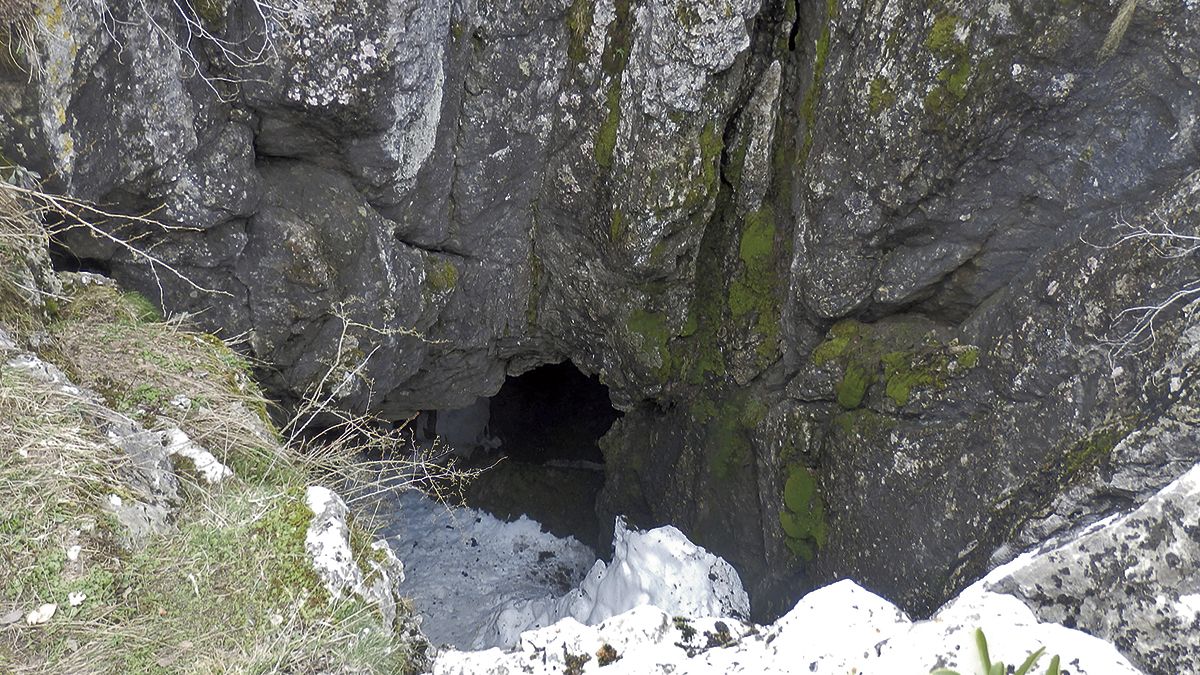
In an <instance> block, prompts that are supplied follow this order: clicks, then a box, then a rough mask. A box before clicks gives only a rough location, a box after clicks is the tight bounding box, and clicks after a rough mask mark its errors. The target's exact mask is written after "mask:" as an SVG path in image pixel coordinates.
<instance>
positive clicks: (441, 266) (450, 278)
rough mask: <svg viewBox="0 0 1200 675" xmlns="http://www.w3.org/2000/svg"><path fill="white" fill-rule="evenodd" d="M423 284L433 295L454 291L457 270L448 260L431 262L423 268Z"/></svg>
mask: <svg viewBox="0 0 1200 675" xmlns="http://www.w3.org/2000/svg"><path fill="white" fill-rule="evenodd" d="M425 284H426V285H427V286H428V287H429V289H430V290H431V291H433V292H435V293H442V292H444V291H450V290H454V288H455V287H456V286H457V285H458V268H457V267H455V266H454V263H452V262H450V261H449V260H439V261H436V262H433V263H432V264H430V265H428V266H427V267H426V268H425Z"/></svg>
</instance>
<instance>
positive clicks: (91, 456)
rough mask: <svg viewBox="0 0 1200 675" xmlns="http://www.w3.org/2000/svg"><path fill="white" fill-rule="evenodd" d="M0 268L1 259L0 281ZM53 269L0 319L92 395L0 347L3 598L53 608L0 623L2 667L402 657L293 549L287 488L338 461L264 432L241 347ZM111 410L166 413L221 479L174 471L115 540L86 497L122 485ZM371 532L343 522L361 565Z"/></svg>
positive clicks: (401, 642)
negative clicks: (149, 514)
mask: <svg viewBox="0 0 1200 675" xmlns="http://www.w3.org/2000/svg"><path fill="white" fill-rule="evenodd" d="M0 197H2V195H0ZM6 204H7V206H8V208H7V209H6V208H4V207H5V206H6ZM12 206H13V205H12V204H11V203H7V202H3V201H0V228H3V232H4V233H5V234H6V235H9V236H4V237H0V258H3V259H4V260H6V261H8V260H15V261H17V262H18V263H20V264H21V265H26V266H28V267H30V268H31V269H32V268H36V267H39V266H41V267H42V268H43V272H44V274H47V275H50V274H52V273H50V272H49V271H48V264H47V263H45V261H44V255H43V256H42V257H41V258H39V257H38V256H37V255H36V253H37V251H38V249H37V242H38V241H41V240H40V239H39V238H38V237H39V235H38V226H37V225H36V224H35V223H33V222H32V221H28V220H25V221H24V222H22V218H21V214H20V213H19V212H18V210H16V209H14V208H12ZM30 242H32V243H30ZM43 253H44V252H43ZM39 260H41V261H42V262H41V263H39V262H38V261H39ZM14 269H16V268H15V267H14V266H13V265H5V266H3V267H0V291H2V290H3V289H4V288H5V287H6V284H10V283H12V280H13V279H14V277H13V276H11V274H12V273H13V271H14ZM18 281H20V280H18ZM26 283H28V282H26ZM63 286H64V289H63V292H62V293H61V294H59V295H57V297H56V302H55V305H54V307H53V308H52V309H53V311H48V310H47V309H46V308H45V307H44V305H43V304H42V303H40V302H37V301H36V298H33V300H34V301H31V299H30V297H29V296H28V295H22V296H18V297H15V298H13V299H12V302H11V304H9V305H8V317H9V319H11V320H10V321H5V322H4V325H5V327H6V328H8V329H10V330H13V331H16V333H17V334H18V337H21V336H23V335H27V334H28V330H29V329H30V328H31V327H33V328H38V329H39V330H44V331H46V335H45V336H44V337H43V339H42V341H41V347H40V349H41V351H42V357H43V358H46V359H48V360H52V361H54V362H56V363H57V364H58V365H59V366H60V367H61V368H63V370H64V371H65V372H66V373H67V374H68V375H69V376H70V377H71V378H72V379H73V381H75V382H76V383H77V384H80V385H82V386H84V387H87V388H90V389H92V390H94V391H96V392H98V393H99V394H101V396H102V397H103V398H104V399H105V404H106V406H107V407H106V406H102V405H100V404H98V403H96V402H95V401H93V400H91V399H87V398H83V397H80V396H77V395H74V394H72V393H70V392H66V391H62V390H60V389H58V388H56V387H53V386H50V385H47V384H44V383H41V382H39V381H36V380H34V379H31V378H30V377H29V375H28V374H27V373H26V372H25V371H22V370H18V369H15V368H12V367H9V366H8V365H6V364H5V363H4V361H3V360H2V359H0V494H3V495H4V500H3V502H0V542H3V545H0V615H5V614H8V613H9V612H10V611H14V610H15V611H18V612H19V613H20V614H22V615H24V614H27V613H28V612H29V611H31V610H33V609H35V608H37V607H39V606H40V605H42V604H46V603H53V604H55V605H57V608H58V609H57V611H56V613H55V614H54V616H53V617H52V618H51V619H50V621H48V622H47V623H45V624H44V625H38V626H28V625H26V624H25V622H24V621H18V622H16V623H14V624H11V625H8V626H5V627H3V628H0V672H3V673H8V672H27V673H86V672H105V673H176V672H181V673H182V672H187V673H192V672H213V673H218V672H219V673H272V672H321V671H336V672H346V671H350V672H376V673H404V672H409V671H410V670H411V669H412V667H413V666H412V663H413V658H412V648H411V647H410V646H409V645H410V642H409V641H408V640H407V639H402V638H401V637H400V635H399V634H397V633H395V632H393V631H392V630H390V629H388V628H387V627H385V626H384V623H383V619H382V616H381V614H380V612H379V611H378V610H377V609H376V608H374V607H371V606H368V605H366V604H364V603H363V602H362V601H358V600H334V599H332V598H330V597H329V594H328V593H327V592H326V591H325V589H324V588H323V586H322V585H321V584H320V582H319V580H318V579H317V577H316V574H315V573H314V572H313V570H312V569H311V567H310V566H309V563H308V557H307V554H306V553H305V550H304V537H305V533H306V530H307V526H308V522H309V519H310V518H311V515H312V514H311V512H309V510H308V508H307V506H306V505H305V503H304V501H303V494H304V488H305V486H306V485H309V484H311V483H313V482H325V481H327V480H333V479H334V478H333V477H332V476H330V475H328V474H326V473H324V471H325V470H326V469H328V468H330V467H336V463H335V462H334V460H332V459H330V458H328V457H324V456H321V455H313V456H308V455H304V454H302V453H300V452H299V451H298V450H297V449H295V448H291V447H287V446H285V445H283V444H282V443H281V439H280V438H279V434H278V433H277V432H276V431H275V429H274V428H273V427H272V426H271V424H270V423H269V420H267V419H266V414H265V410H266V400H265V399H264V398H263V396H262V394H261V392H260V391H259V390H258V388H257V386H256V385H255V384H254V382H253V380H252V378H251V367H250V364H249V363H248V362H247V361H246V360H245V359H244V358H242V357H241V356H239V355H238V354H237V353H236V352H235V351H233V350H232V349H231V348H230V347H229V346H228V345H226V344H225V343H224V342H222V341H221V340H219V339H217V338H215V337H213V336H210V335H203V334H199V333H195V332H192V331H190V330H188V329H187V327H186V326H185V325H184V324H182V323H181V322H180V321H177V320H170V321H164V320H163V319H162V317H161V314H160V313H159V312H158V310H157V307H154V305H153V304H152V303H150V302H149V301H148V300H146V299H145V298H143V297H142V296H139V295H136V294H132V293H126V292H122V291H121V290H120V289H118V288H117V287H115V286H113V285H110V284H108V285H105V284H84V283H81V280H80V278H79V277H78V276H75V277H71V276H70V275H65V276H64V284H63ZM0 297H3V294H0ZM43 312H44V313H43ZM184 400H186V404H181V403H182V402H183V401H184ZM114 411H118V412H120V413H123V414H126V415H128V416H129V417H132V418H134V419H137V420H138V421H140V422H141V423H142V424H143V425H144V426H146V427H149V428H156V427H163V428H166V427H170V426H178V427H180V428H182V429H183V430H184V431H185V432H186V433H187V434H188V435H189V436H190V437H191V438H192V439H193V440H194V441H196V442H198V443H200V444H201V445H203V446H204V447H206V448H207V449H209V450H210V451H212V452H213V453H214V454H215V455H217V457H218V458H219V459H221V461H223V462H225V463H226V464H229V465H231V466H232V467H233V468H234V470H235V472H236V474H235V476H234V477H232V478H230V479H227V480H226V481H225V482H223V483H221V484H220V485H218V486H208V485H201V484H198V483H196V482H195V481H194V479H193V477H192V476H191V474H189V473H187V472H177V476H178V478H179V481H180V483H181V485H182V490H181V495H180V501H179V502H178V503H177V504H175V505H174V507H173V508H175V512H174V517H173V518H172V520H171V523H172V525H173V527H172V528H171V530H170V531H168V532H166V533H163V534H159V535H156V536H151V537H149V538H148V539H146V540H144V541H141V542H137V543H131V542H129V541H127V539H128V537H127V535H126V533H125V531H124V529H123V527H122V526H121V525H120V524H119V523H117V522H116V520H115V519H114V517H113V516H111V515H109V513H108V512H107V511H106V510H105V509H104V508H103V506H102V505H104V504H105V503H107V502H108V500H109V499H110V496H116V497H119V498H120V499H121V500H122V501H123V502H125V503H129V502H131V501H133V500H138V499H139V494H138V493H137V492H135V491H134V489H133V488H131V487H129V483H127V481H128V471H129V470H130V466H129V459H128V457H127V456H126V455H125V454H124V452H123V451H122V450H120V449H119V448H117V447H116V446H114V445H113V444H112V443H111V442H110V441H109V440H108V437H107V435H106V429H107V428H108V425H109V424H110V423H111V422H112V420H113V419H115V418H116V417H117V415H118V412H114ZM372 539H373V536H372V534H371V532H370V531H369V528H368V527H366V523H365V521H361V522H360V521H354V522H352V523H351V545H352V550H353V551H354V552H355V553H356V554H357V556H358V558H359V559H358V560H357V562H358V563H359V565H360V566H367V561H368V560H369V559H370V558H369V556H372V555H377V554H375V553H373V552H371V549H370V545H371V541H372ZM76 552H77V555H76ZM73 594H82V596H83V601H82V602H81V603H77V604H76V606H72V604H71V601H70V599H71V597H72V596H73ZM74 597H76V599H78V598H79V597H80V596H78V595H75V596H74ZM405 630H406V629H405Z"/></svg>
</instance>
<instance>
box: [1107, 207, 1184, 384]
mask: <svg viewBox="0 0 1200 675" xmlns="http://www.w3.org/2000/svg"><path fill="white" fill-rule="evenodd" d="M1117 226H1118V228H1119V229H1120V230H1121V235H1120V236H1119V237H1118V238H1117V239H1116V240H1115V241H1113V242H1112V243H1110V244H1091V245H1092V246H1094V247H1096V248H1099V249H1105V250H1107V249H1113V248H1116V247H1118V246H1121V245H1124V244H1129V243H1137V242H1141V243H1145V244H1147V245H1148V246H1149V247H1150V248H1151V250H1153V251H1154V254H1155V255H1157V256H1159V257H1162V258H1168V259H1180V258H1186V257H1188V256H1191V255H1193V254H1195V253H1196V252H1197V251H1198V250H1200V236H1198V235H1195V234H1188V233H1185V232H1180V231H1178V229H1176V227H1175V226H1174V225H1173V224H1172V223H1171V222H1170V220H1169V219H1168V218H1167V217H1166V216H1165V215H1164V214H1163V213H1161V212H1159V211H1155V212H1154V213H1152V214H1151V215H1150V216H1148V217H1147V218H1146V219H1144V220H1142V221H1139V222H1137V223H1130V222H1129V221H1128V220H1126V219H1124V218H1122V219H1120V220H1118V222H1117ZM1085 243H1086V242H1085ZM1194 298H1200V279H1192V280H1191V281H1188V282H1186V283H1184V284H1183V285H1182V286H1180V287H1178V288H1176V289H1174V290H1173V291H1171V292H1170V293H1169V294H1168V295H1167V296H1166V297H1165V298H1162V299H1160V300H1157V301H1154V302H1149V303H1145V304H1141V305H1137V306H1133V307H1127V308H1125V309H1123V310H1121V311H1120V312H1118V313H1117V314H1116V316H1114V317H1113V321H1112V326H1111V332H1112V333H1113V335H1112V336H1111V337H1109V338H1106V339H1105V340H1104V343H1105V344H1107V345H1108V346H1109V348H1110V350H1109V360H1110V361H1115V360H1116V359H1117V357H1119V356H1122V355H1125V354H1133V355H1136V354H1140V353H1142V352H1144V351H1146V350H1147V349H1150V348H1151V347H1153V346H1154V344H1155V342H1156V341H1157V339H1158V336H1157V329H1156V327H1157V324H1158V322H1159V321H1160V319H1161V318H1162V316H1163V314H1164V313H1165V312H1166V311H1167V310H1169V309H1170V308H1171V307H1173V306H1175V305H1176V304H1177V303H1181V302H1183V303H1186V302H1187V301H1189V300H1191V299H1194Z"/></svg>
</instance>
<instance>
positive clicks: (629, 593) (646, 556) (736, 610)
mask: <svg viewBox="0 0 1200 675" xmlns="http://www.w3.org/2000/svg"><path fill="white" fill-rule="evenodd" d="M613 551H614V553H613V562H612V564H605V563H604V561H602V560H597V561H596V563H595V564H594V565H592V569H591V570H590V571H589V572H588V574H587V577H586V578H585V579H584V580H583V583H581V584H580V585H579V587H578V588H576V589H574V590H572V591H571V592H570V593H567V594H565V595H563V596H562V597H559V598H557V599H548V598H547V599H533V600H528V601H512V602H509V603H507V604H506V605H505V606H504V607H501V608H500V609H499V610H498V611H496V612H494V613H493V614H492V616H491V617H489V619H488V621H487V622H486V623H485V625H484V628H483V631H482V632H481V637H482V638H483V639H481V640H480V641H479V642H480V643H481V644H487V645H492V646H498V647H512V646H515V645H516V644H517V642H518V640H519V638H520V636H521V633H523V632H525V631H527V630H530V629H533V628H540V627H542V626H549V625H551V624H553V623H555V622H557V621H559V620H560V619H564V618H570V619H573V620H575V621H578V622H580V623H583V624H586V625H592V624H597V623H600V622H601V621H604V620H605V619H608V618H611V617H613V616H616V615H618V614H621V613H624V612H627V611H629V610H631V609H634V608H635V607H641V606H645V605H653V606H655V607H658V608H660V609H662V610H663V611H667V612H671V613H672V614H679V615H683V616H731V617H737V618H741V619H744V618H746V617H748V616H749V615H750V598H749V597H748V596H747V595H746V591H745V590H744V589H743V588H742V582H741V579H740V578H739V577H738V575H737V572H736V571H735V570H734V569H733V566H732V565H730V564H729V563H728V562H726V561H725V560H724V559H722V558H719V557H717V556H715V555H713V554H711V553H709V552H708V551H706V550H704V549H703V548H701V547H699V546H696V545H695V544H693V543H692V542H691V541H689V540H688V538H687V537H685V536H684V535H683V533H682V532H680V531H679V530H677V529H675V528H674V527H671V526H666V527H660V528H658V529H655V530H651V531H649V532H639V531H637V530H630V529H628V528H626V527H625V522H624V520H622V519H619V518H618V519H617V522H616V530H615V532H614V534H613Z"/></svg>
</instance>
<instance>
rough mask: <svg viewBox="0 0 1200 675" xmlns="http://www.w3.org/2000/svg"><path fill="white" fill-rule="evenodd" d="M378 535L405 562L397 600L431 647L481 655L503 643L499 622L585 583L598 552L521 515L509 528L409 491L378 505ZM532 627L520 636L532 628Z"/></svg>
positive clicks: (481, 514)
mask: <svg viewBox="0 0 1200 675" xmlns="http://www.w3.org/2000/svg"><path fill="white" fill-rule="evenodd" d="M377 516H378V517H379V519H380V521H381V522H382V524H383V527H382V528H381V530H380V534H381V536H384V537H386V539H387V541H388V543H389V544H391V546H392V550H394V551H395V552H396V554H397V556H399V558H400V559H401V560H402V561H403V562H404V574H405V579H404V581H403V582H402V583H401V584H400V587H399V588H400V594H401V595H403V596H406V597H409V598H411V599H412V600H413V602H414V604H415V605H416V608H417V611H418V612H419V613H420V614H421V617H422V624H421V628H422V631H423V632H424V633H425V635H426V637H427V638H428V639H429V641H430V642H431V643H433V644H434V645H453V646H456V647H460V648H474V649H483V648H487V647H492V646H496V645H499V644H501V643H500V642H498V641H497V638H498V637H499V634H498V633H497V632H496V630H495V629H494V626H495V625H496V617H497V616H498V615H499V614H502V613H503V612H504V611H505V610H506V608H508V607H511V606H514V605H518V604H521V603H530V602H543V603H551V602H553V601H554V600H555V599H557V598H559V597H561V596H562V595H564V594H565V593H567V592H568V591H570V590H571V589H572V588H573V587H575V586H577V585H578V584H579V583H580V582H581V581H583V579H584V575H586V574H587V572H588V569H589V568H591V567H592V565H593V563H594V561H595V560H596V553H595V552H594V551H593V550H592V549H591V548H589V547H587V546H584V545H583V544H581V543H579V542H578V541H576V540H575V539H574V538H570V537H568V538H565V539H563V538H559V537H555V536H554V535H552V534H549V533H547V532H545V531H543V530H542V527H541V525H539V524H538V523H537V522H535V521H533V520H530V519H528V518H525V517H522V518H520V519H519V520H517V521H515V522H511V523H506V522H504V521H502V520H499V519H497V518H495V517H493V516H492V515H490V514H488V513H485V512H483V511H479V510H477V509H471V508H451V507H447V506H445V505H442V504H440V503H438V502H437V501H435V500H433V499H430V498H429V497H426V496H425V495H423V494H421V493H420V492H418V491H416V490H409V491H405V492H401V493H398V494H396V495H394V496H391V497H389V498H388V499H387V500H386V501H383V502H381V503H380V505H379V510H378V512H377ZM537 625H538V624H536V623H535V622H531V623H529V624H527V625H522V626H519V627H518V628H517V629H516V632H515V633H513V636H514V637H515V635H516V634H518V633H520V631H521V630H525V629H528V628H533V627H537Z"/></svg>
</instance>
